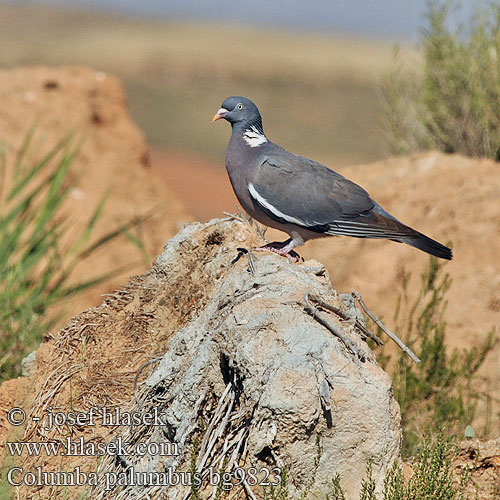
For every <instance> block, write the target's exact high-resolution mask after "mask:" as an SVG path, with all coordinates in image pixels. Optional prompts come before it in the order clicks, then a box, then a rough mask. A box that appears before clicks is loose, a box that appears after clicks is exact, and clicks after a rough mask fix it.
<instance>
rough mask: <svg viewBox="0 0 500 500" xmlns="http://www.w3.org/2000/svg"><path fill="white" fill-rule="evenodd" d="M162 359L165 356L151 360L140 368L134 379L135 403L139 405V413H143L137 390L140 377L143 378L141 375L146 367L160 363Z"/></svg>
mask: <svg viewBox="0 0 500 500" xmlns="http://www.w3.org/2000/svg"><path fill="white" fill-rule="evenodd" d="M161 359H163V356H158V357H157V358H153V359H150V360H149V361H146V362H145V363H143V364H142V365H141V366H140V368H139V369H138V370H137V373H136V374H135V378H134V397H135V403H136V405H137V408H138V409H139V411H141V409H142V408H141V403H140V401H139V391H138V390H137V382H138V381H139V377H140V376H141V373H142V370H144V368H146V366H148V365H150V364H152V363H155V362H156V361H160V360H161Z"/></svg>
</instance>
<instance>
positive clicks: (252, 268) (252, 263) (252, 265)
mask: <svg viewBox="0 0 500 500" xmlns="http://www.w3.org/2000/svg"><path fill="white" fill-rule="evenodd" d="M236 250H238V255H237V256H236V257H235V258H234V259H233V260H232V261H231V265H234V264H236V262H238V261H239V260H240V259H241V257H242V256H243V255H246V256H247V259H248V270H249V271H250V274H251V275H252V276H255V260H254V258H253V255H252V253H251V252H250V250H248V249H246V248H243V247H238V248H237V249H236Z"/></svg>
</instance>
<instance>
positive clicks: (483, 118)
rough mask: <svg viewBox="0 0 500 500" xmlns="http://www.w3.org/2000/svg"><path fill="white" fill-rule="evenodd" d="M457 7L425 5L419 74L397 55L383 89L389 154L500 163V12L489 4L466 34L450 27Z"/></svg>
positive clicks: (438, 2) (449, 0)
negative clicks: (431, 152)
mask: <svg viewBox="0 0 500 500" xmlns="http://www.w3.org/2000/svg"><path fill="white" fill-rule="evenodd" d="M456 8H457V6H456V2H455V1H454V0H435V1H430V2H428V4H427V12H426V18H427V23H428V26H427V28H426V29H424V30H422V32H421V37H420V43H419V53H420V55H421V57H422V59H423V67H422V68H417V69H412V70H411V71H406V68H405V67H404V65H403V64H402V62H401V60H400V59H399V56H398V55H396V58H395V62H394V65H393V68H392V70H391V71H390V73H389V75H388V76H387V78H386V80H385V82H384V83H383V89H382V90H383V104H384V108H385V118H386V120H385V121H386V128H387V132H388V135H389V141H390V144H391V148H392V150H393V152H395V153H407V152H412V151H418V150H421V149H429V148H435V149H439V150H441V151H444V152H448V153H455V152H456V153H461V154H464V155H468V156H485V157H489V158H493V159H495V160H500V5H498V4H496V3H495V2H489V3H487V5H486V6H485V7H484V8H483V9H482V10H479V11H478V12H477V13H476V15H475V16H474V17H472V18H471V19H470V21H469V23H468V24H469V26H468V27H467V28H465V27H462V26H458V27H454V28H452V27H450V24H451V21H450V17H451V14H452V12H453V10H455V9H456ZM396 54H397V53H396Z"/></svg>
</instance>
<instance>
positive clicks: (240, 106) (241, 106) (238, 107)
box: [236, 102, 243, 110]
mask: <svg viewBox="0 0 500 500" xmlns="http://www.w3.org/2000/svg"><path fill="white" fill-rule="evenodd" d="M236 109H238V110H242V109H243V104H241V102H240V103H239V104H238V105H237V106H236Z"/></svg>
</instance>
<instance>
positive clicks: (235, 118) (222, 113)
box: [213, 96, 262, 131]
mask: <svg viewBox="0 0 500 500" xmlns="http://www.w3.org/2000/svg"><path fill="white" fill-rule="evenodd" d="M221 118H224V120H227V121H228V122H229V123H230V124H231V125H232V126H234V125H236V124H237V125H238V126H239V128H242V129H245V128H249V127H251V126H254V127H256V128H257V129H258V130H259V131H262V118H261V116H260V113H259V110H258V109H257V106H256V105H255V104H254V103H253V102H252V101H251V100H250V99H247V98H246V97H239V96H232V97H228V98H227V99H226V100H225V101H224V102H223V103H222V105H221V107H220V109H219V111H217V113H215V116H214V118H213V121H214V122H215V121H217V120H220V119H221Z"/></svg>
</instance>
